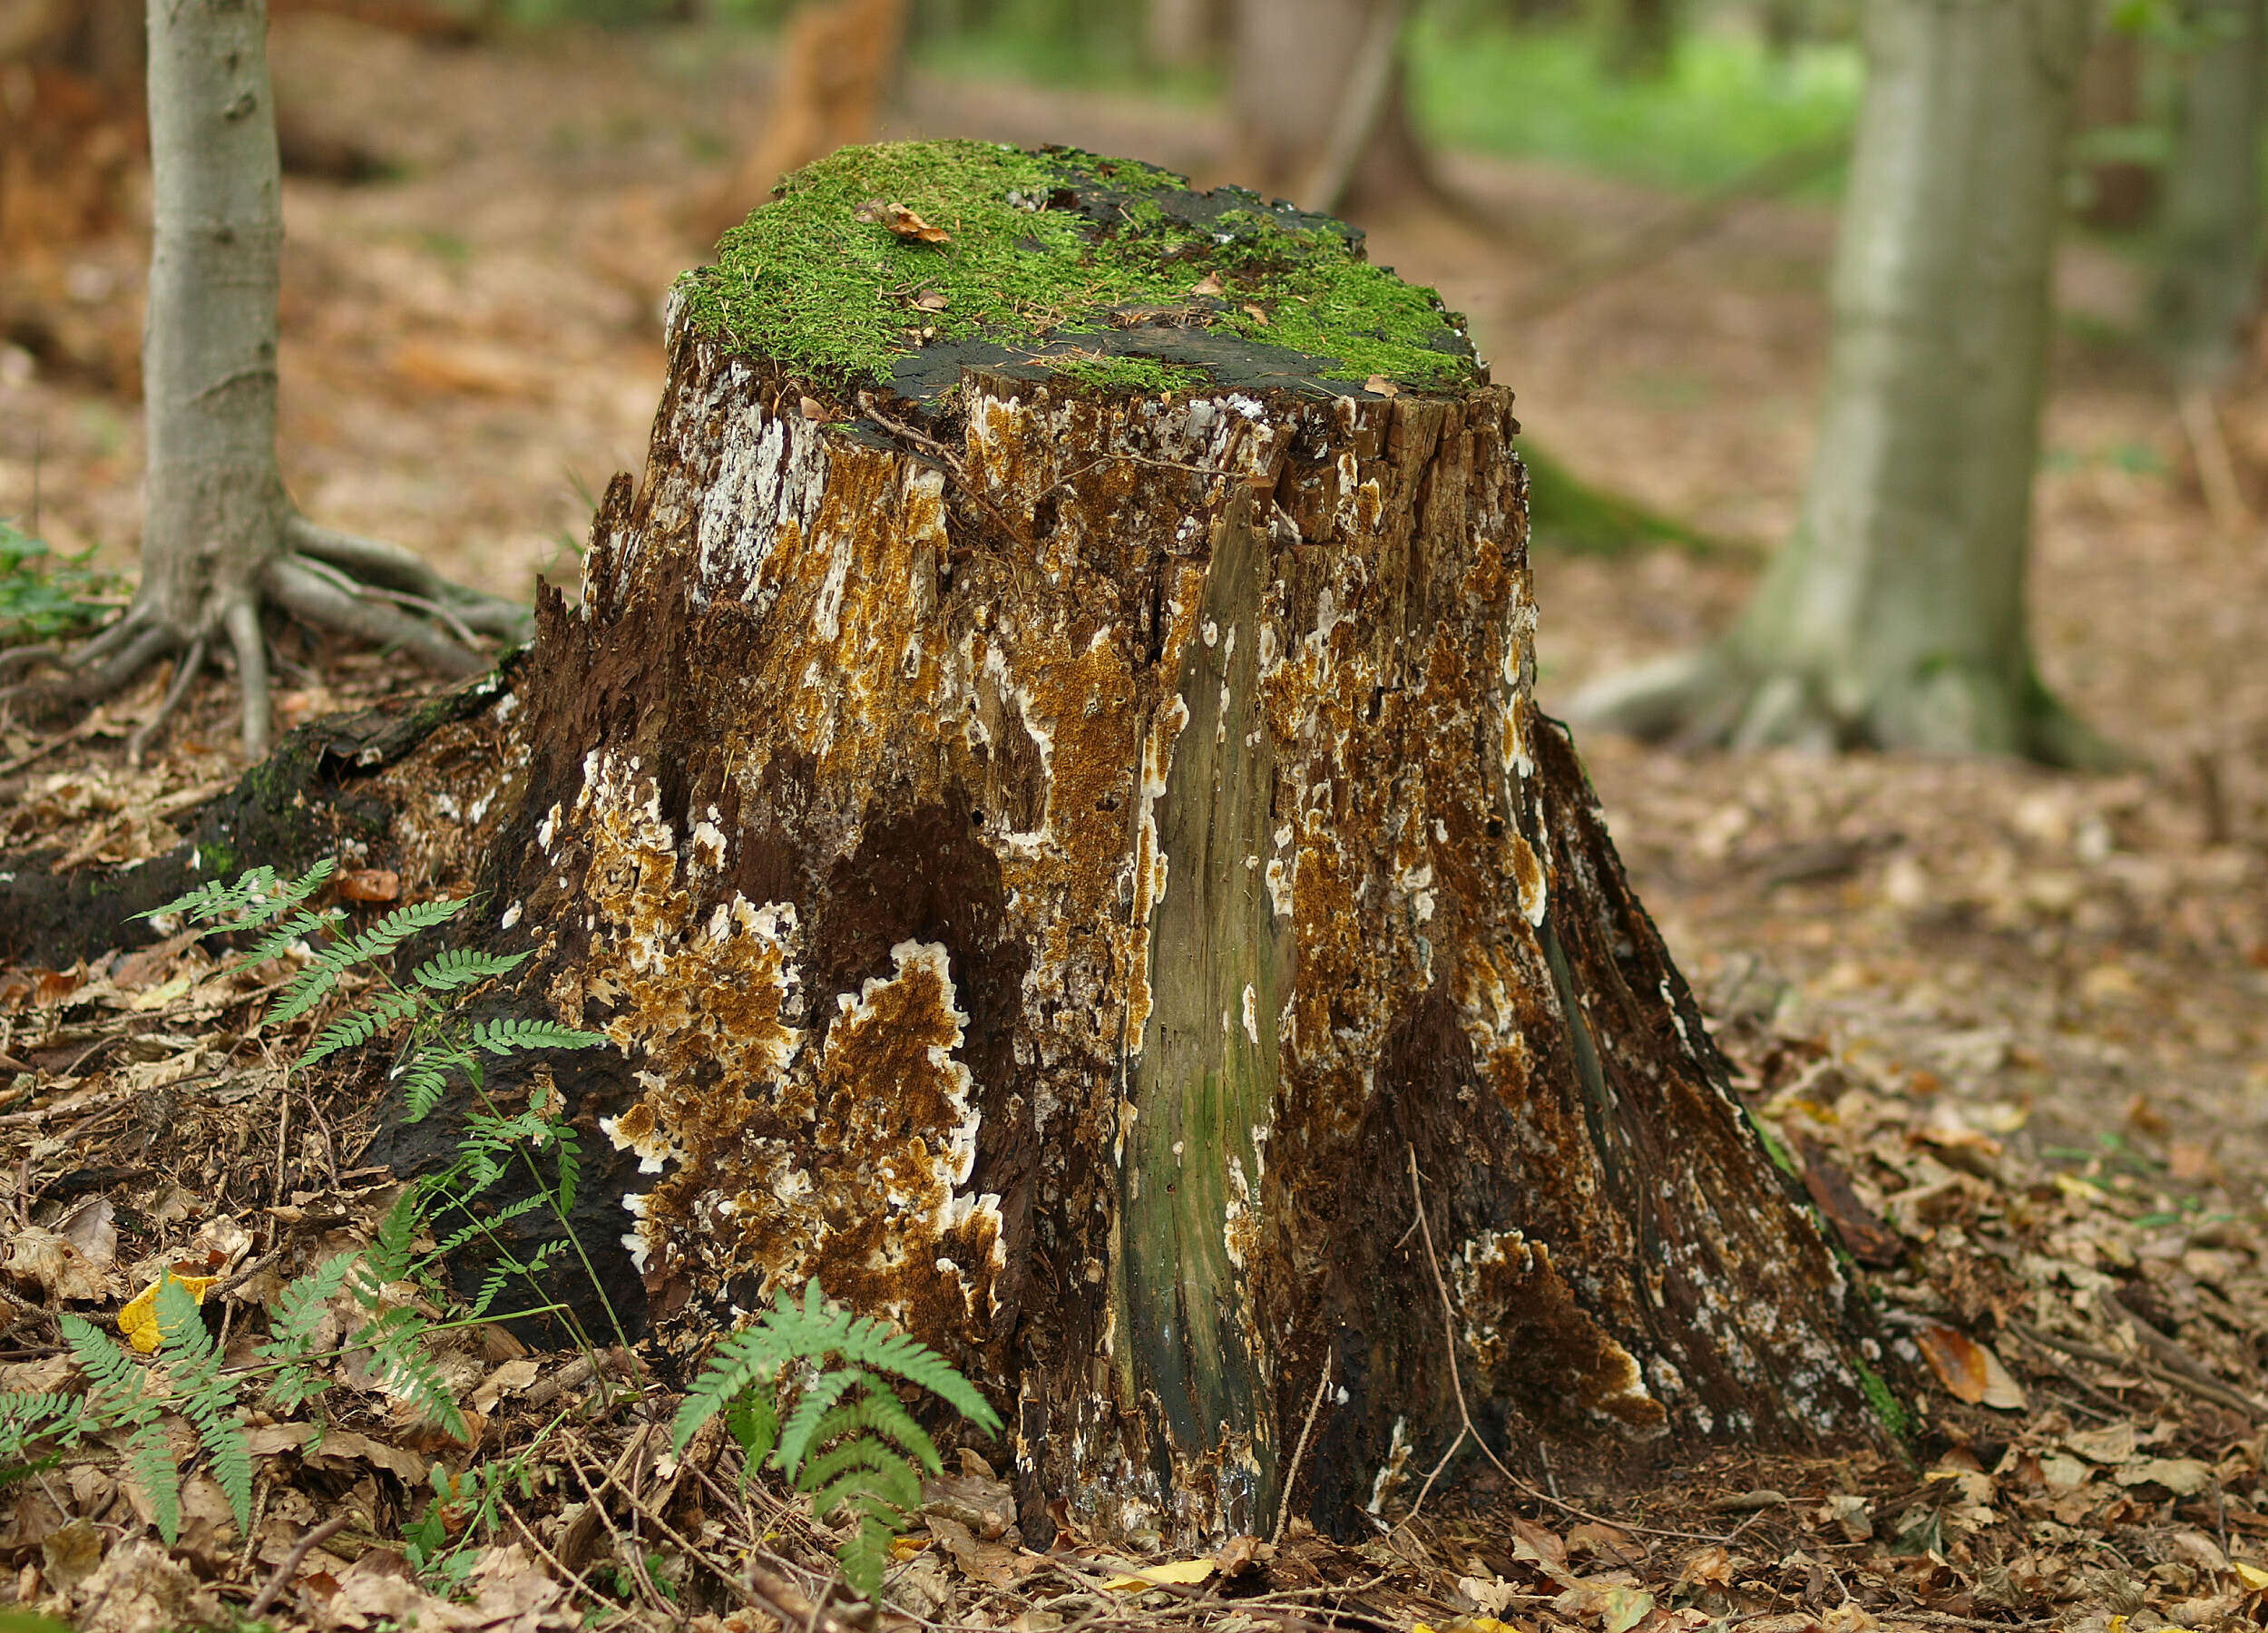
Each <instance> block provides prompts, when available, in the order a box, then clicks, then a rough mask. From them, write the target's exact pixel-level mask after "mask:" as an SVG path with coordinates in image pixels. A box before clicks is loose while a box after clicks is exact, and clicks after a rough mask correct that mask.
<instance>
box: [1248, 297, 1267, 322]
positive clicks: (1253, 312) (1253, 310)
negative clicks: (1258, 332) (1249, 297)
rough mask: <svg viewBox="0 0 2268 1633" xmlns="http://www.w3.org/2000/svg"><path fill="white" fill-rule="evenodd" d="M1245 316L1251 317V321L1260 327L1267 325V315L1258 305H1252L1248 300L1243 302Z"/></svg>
mask: <svg viewBox="0 0 2268 1633" xmlns="http://www.w3.org/2000/svg"><path fill="white" fill-rule="evenodd" d="M1245 316H1246V317H1247V318H1251V319H1252V321H1253V322H1255V323H1256V324H1258V325H1259V326H1260V327H1261V328H1267V326H1268V315H1267V314H1266V312H1264V311H1262V310H1261V309H1260V308H1258V307H1256V306H1254V305H1253V304H1252V303H1251V302H1250V301H1246V303H1245Z"/></svg>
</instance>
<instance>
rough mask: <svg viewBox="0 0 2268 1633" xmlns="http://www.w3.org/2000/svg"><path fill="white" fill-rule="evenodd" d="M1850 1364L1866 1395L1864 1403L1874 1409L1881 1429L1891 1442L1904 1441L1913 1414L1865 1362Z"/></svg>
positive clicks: (1911, 1425)
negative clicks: (1889, 1435)
mask: <svg viewBox="0 0 2268 1633" xmlns="http://www.w3.org/2000/svg"><path fill="white" fill-rule="evenodd" d="M1851 1364H1852V1366H1853V1368H1854V1369H1855V1370H1856V1371H1857V1373H1858V1374H1859V1388H1860V1389H1861V1390H1862V1392H1864V1393H1865V1395H1866V1403H1867V1404H1868V1405H1870V1406H1872V1408H1873V1409H1874V1415H1875V1416H1876V1417H1877V1418H1879V1419H1881V1420H1882V1427H1883V1428H1885V1429H1887V1430H1889V1431H1890V1434H1891V1438H1892V1440H1897V1441H1902V1440H1904V1439H1905V1438H1906V1433H1907V1432H1908V1431H1909V1430H1911V1428H1912V1427H1913V1414H1912V1413H1910V1412H1908V1411H1907V1410H1906V1404H1905V1403H1904V1402H1903V1401H1901V1400H1900V1399H1899V1398H1898V1397H1897V1396H1896V1395H1894V1394H1892V1393H1891V1389H1890V1385H1889V1384H1886V1383H1884V1382H1883V1381H1882V1374H1880V1373H1878V1372H1876V1371H1875V1370H1874V1369H1873V1368H1872V1367H1871V1366H1869V1365H1868V1364H1866V1363H1865V1362H1863V1361H1853V1362H1852V1363H1851Z"/></svg>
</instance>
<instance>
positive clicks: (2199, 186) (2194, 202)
mask: <svg viewBox="0 0 2268 1633" xmlns="http://www.w3.org/2000/svg"><path fill="white" fill-rule="evenodd" d="M2190 20H2191V24H2192V26H2193V27H2194V29H2195V32H2196V34H2197V36H2198V44H2197V47H2196V50H2195V54H2193V55H2192V56H2191V58H2190V61H2189V65H2188V74H2187V82H2186V84H2185V87H2184V94H2183V98H2182V110H2181V122H2180V125H2179V134H2178V137H2177V140H2176V142H2175V150H2174V162H2173V164H2172V165H2171V166H2170V168H2169V170H2168V171H2167V174H2166V190H2165V223H2164V233H2165V245H2164V255H2165V262H2164V266H2163V269H2161V271H2160V274H2159V277H2158V283H2157V288H2156V296H2155V300H2154V303H2153V304H2154V308H2155V316H2156V320H2157V327H2158V337H2159V342H2160V344H2161V345H2162V346H2163V347H2165V352H2166V354H2167V356H2168V357H2169V358H2170V359H2171V361H2172V363H2173V366H2174V370H2175V376H2177V378H2178V379H2179V381H2180V383H2181V384H2182V386H2184V388H2185V389H2186V388H2192V387H2196V386H2207V387H2210V386H2214V385H2217V384H2218V383H2219V382H2220V381H2221V380H2222V379H2223V378H2224V377H2225V376H2226V375H2227V374H2228V372H2229V370H2230V369H2231V367H2233V366H2234V363H2235V361H2236V358H2237V355H2238V351H2239V343H2240V341H2241V339H2242V331H2243V329H2244V325H2245V324H2246V322H2247V321H2248V320H2249V319H2250V318H2251V317H2252V314H2253V308H2254V307H2255V305H2256V303H2257V301H2258V299H2259V293H2260V290H2259V275H2260V185H2261V177H2260V120H2261V96H2262V75H2263V55H2268V40H2264V39H2263V27H2262V5H2261V0H2193V4H2192V5H2191V8H2190Z"/></svg>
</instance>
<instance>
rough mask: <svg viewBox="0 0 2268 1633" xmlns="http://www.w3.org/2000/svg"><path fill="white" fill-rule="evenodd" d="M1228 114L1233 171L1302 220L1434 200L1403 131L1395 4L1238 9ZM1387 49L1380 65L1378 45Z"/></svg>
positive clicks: (1410, 136)
mask: <svg viewBox="0 0 2268 1633" xmlns="http://www.w3.org/2000/svg"><path fill="white" fill-rule="evenodd" d="M1235 4H1236V9H1235V15H1233V17H1232V18H1231V24H1230V30H1229V82H1230V83H1229V106H1230V107H1231V108H1232V109H1233V110H1234V112H1235V118H1236V122H1237V149H1238V158H1239V169H1240V171H1242V172H1243V173H1244V174H1245V175H1246V176H1248V177H1249V178H1250V179H1251V180H1252V181H1253V182H1254V184H1255V185H1256V186H1258V187H1260V188H1262V189H1263V190H1283V191H1303V192H1305V193H1307V194H1312V191H1313V190H1314V189H1315V188H1317V187H1326V188H1328V189H1329V190H1330V191H1333V192H1334V194H1336V195H1338V196H1336V197H1334V198H1330V199H1323V198H1317V197H1313V196H1302V197H1299V198H1298V199H1297V200H1296V202H1298V203H1299V204H1301V205H1302V206H1303V207H1305V208H1307V209H1310V210H1333V209H1334V208H1336V207H1338V206H1339V205H1341V204H1344V206H1345V207H1346V208H1347V209H1348V210H1350V211H1351V212H1356V213H1359V212H1360V211H1361V210H1364V209H1367V208H1372V207H1375V206H1377V205H1380V204H1391V203H1394V202H1398V201H1401V200H1406V199H1408V198H1409V197H1410V196H1412V195H1413V194H1431V193H1432V191H1434V189H1433V185H1432V181H1431V179H1430V178H1429V177H1428V175H1427V172H1426V165H1425V156H1424V150H1423V148H1422V145H1421V143H1420V142H1419V141H1418V136H1417V132H1416V131H1415V129H1414V128H1413V126H1412V125H1411V122H1410V112H1409V103H1408V97H1407V94H1406V91H1405V88H1404V83H1403V82H1404V78H1405V70H1404V65H1403V57H1402V54H1401V53H1400V52H1399V50H1398V49H1393V44H1394V40H1395V37H1396V35H1397V34H1398V33H1399V27H1400V22H1401V17H1402V14H1403V11H1404V10H1405V9H1406V6H1405V5H1404V4H1403V0H1235ZM1382 30H1383V38H1384V40H1385V42H1386V44H1387V45H1388V47H1389V49H1388V50H1387V51H1386V52H1385V53H1384V54H1383V57H1382V54H1381V53H1380V51H1379V42H1380V39H1381V37H1382V35H1381V31H1382Z"/></svg>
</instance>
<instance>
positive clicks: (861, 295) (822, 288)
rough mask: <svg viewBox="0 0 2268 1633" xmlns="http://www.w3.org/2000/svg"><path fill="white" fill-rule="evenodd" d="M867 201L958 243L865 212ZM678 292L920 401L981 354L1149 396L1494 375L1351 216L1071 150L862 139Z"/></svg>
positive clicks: (733, 235)
mask: <svg viewBox="0 0 2268 1633" xmlns="http://www.w3.org/2000/svg"><path fill="white" fill-rule="evenodd" d="M869 203H882V204H889V205H903V206H904V207H905V208H906V209H907V210H912V211H913V212H914V214H915V215H918V216H919V217H921V218H922V220H924V221H925V222H927V223H929V224H930V225H932V226H934V227H937V228H940V229H943V231H944V232H945V233H947V234H948V235H949V237H948V239H947V240H946V241H944V242H943V243H926V242H923V241H921V240H918V239H914V238H909V237H902V236H900V235H899V234H897V233H895V232H894V231H892V230H891V229H890V227H889V226H887V225H886V224H885V223H884V222H883V221H882V220H859V219H858V217H859V215H860V214H861V213H862V207H864V206H866V205H868V204H869ZM865 213H866V214H867V215H869V216H870V217H871V216H875V215H876V214H877V213H878V212H876V211H873V210H865ZM678 295H679V299H680V300H681V301H682V302H683V303H684V313H685V318H686V320H687V321H688V322H689V324H690V325H691V327H692V328H694V329H695V330H696V331H697V332H699V333H702V334H707V335H711V336H715V337H719V338H720V339H722V340H724V341H725V342H726V343H727V344H728V345H730V346H731V347H734V348H735V349H736V350H739V351H744V352H747V353H749V354H751V355H755V356H760V357H768V358H771V359H774V360H777V361H778V362H781V363H784V364H786V365H787V366H788V367H794V368H797V369H801V370H805V371H807V372H808V373H809V374H810V375H811V376H813V377H815V378H816V379H819V380H822V381H826V382H828V383H830V384H834V385H838V386H851V385H858V384H869V383H880V384H888V385H892V386H895V387H897V388H898V389H900V390H902V391H904V392H905V394H906V395H909V396H921V395H924V387H927V388H933V389H934V387H936V386H940V385H942V384H943V383H944V382H945V381H946V380H947V379H949V378H953V377H957V376H958V372H959V368H960V367H961V366H962V365H963V364H965V363H979V364H998V363H1003V362H1004V363H1006V364H1008V365H1010V366H1012V367H1036V368H1038V369H1040V370H1041V371H1044V372H1046V373H1050V374H1054V375H1058V376H1064V377H1069V378H1071V379H1075V380H1078V381H1080V383H1082V384H1085V385H1087V386H1092V387H1095V388H1098V389H1113V390H1135V391H1154V390H1164V389H1172V388H1175V387H1177V386H1188V385H1193V384H1196V383H1198V382H1200V381H1202V380H1205V379H1208V378H1209V379H1212V380H1214V381H1217V382H1218V383H1221V384H1229V385H1236V384H1250V383H1259V384H1270V385H1272V384H1277V383H1284V384H1295V385H1304V386H1307V387H1308V388H1310V389H1314V388H1317V387H1320V388H1322V389H1326V390H1334V391H1336V392H1339V393H1344V392H1346V391H1348V390H1350V389H1352V390H1355V391H1359V390H1361V389H1362V386H1361V383H1362V382H1364V381H1366V380H1368V379H1370V378H1371V377H1372V376H1383V378H1385V379H1387V380H1390V381H1392V382H1393V383H1394V384H1395V385H1397V386H1409V387H1416V388H1419V389H1426V390H1435V391H1454V390H1460V389H1461V388H1463V387H1465V386H1471V385H1473V384H1475V383H1477V382H1479V381H1480V380H1481V379H1482V378H1483V377H1484V376H1483V375H1482V373H1481V368H1480V367H1479V365H1478V364H1477V363H1476V361H1475V360H1474V358H1473V356H1472V348H1471V343H1470V342H1469V341H1468V340H1467V339H1466V337H1465V334H1464V325H1463V320H1462V319H1461V318H1458V317H1457V316H1456V315H1455V314H1453V313H1451V312H1448V311H1445V310H1444V309H1443V308H1442V303H1441V298H1440V297H1439V296H1437V295H1436V294H1435V293H1434V292H1433V291H1432V289H1430V288H1424V287H1422V286H1421V285H1416V284H1407V283H1404V282H1403V281H1402V280H1401V279H1398V278H1396V277H1395V276H1394V275H1393V272H1391V271H1390V270H1388V269H1384V268H1382V267H1374V266H1372V265H1370V264H1369V263H1368V262H1367V261H1365V260H1364V259H1363V249H1362V237H1361V235H1360V234H1359V233H1357V232H1354V231H1353V230H1350V229H1348V228H1347V227H1345V226H1344V225H1343V224H1341V223H1339V222H1337V221H1334V220H1331V219H1330V218H1329V217H1326V216H1319V215H1309V214H1305V213H1304V212H1302V211H1300V210H1295V209H1294V208H1292V207H1291V206H1289V205H1286V204H1280V203H1279V204H1274V205H1271V204H1269V203H1267V202H1266V201H1265V200H1262V199H1261V198H1260V197H1259V196H1258V195H1257V194H1256V193H1252V192H1248V191H1245V190H1243V189H1240V188H1221V189H1217V190H1216V191H1212V192H1195V191H1191V190H1190V188H1189V186H1188V181H1186V179H1185V178H1183V177H1180V176H1177V175H1174V174H1172V173H1171V172H1170V171H1162V170H1158V169H1157V168H1155V167H1154V166H1150V165H1147V164H1141V163H1138V162H1135V161H1130V160H1119V159H1104V158H1099V157H1097V156H1095V155H1093V154H1090V153H1083V152H1076V151H1073V150H1070V149H1064V148H1049V149H1044V150H1042V151H1041V152H1025V151H1023V150H1022V149H1019V148H1012V147H1000V146H995V145H993V144H992V143H990V142H890V143H885V144H882V145H878V146H875V147H860V148H845V149H843V150H842V151H840V152H836V153H835V154H833V155H831V156H830V157H828V158H826V159H823V160H821V161H818V162H817V163H816V164H813V165H811V166H809V167H807V169H804V170H800V171H797V172H796V173H795V174H793V175H791V176H789V177H787V179H786V180H785V181H782V182H781V183H780V186H779V189H778V191H777V198H776V199H775V200H774V201H773V202H771V203H769V204H767V205H766V206H764V207H763V208H762V209H760V210H757V211H756V212H755V213H754V214H753V215H751V216H750V217H749V218H748V220H746V221H744V222H743V223H741V224H740V225H739V226H738V227H735V228H733V229H731V230H729V231H728V232H727V233H726V234H725V235H724V237H723V238H722V239H721V240H719V243H718V246H717V262H716V264H715V265H714V266H709V267H703V268H700V269H698V270H695V271H692V272H689V273H687V274H685V276H684V277H683V278H682V279H679V284H678ZM1247 358H1256V359H1258V360H1259V363H1258V365H1257V376H1256V379H1255V380H1240V379H1237V378H1233V377H1231V376H1235V375H1237V374H1239V373H1244V374H1251V373H1253V369H1252V368H1251V367H1246V366H1245V362H1244V360H1245V359H1247ZM1327 382H1353V383H1354V384H1353V386H1347V385H1329V384H1326V383H1327Z"/></svg>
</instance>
